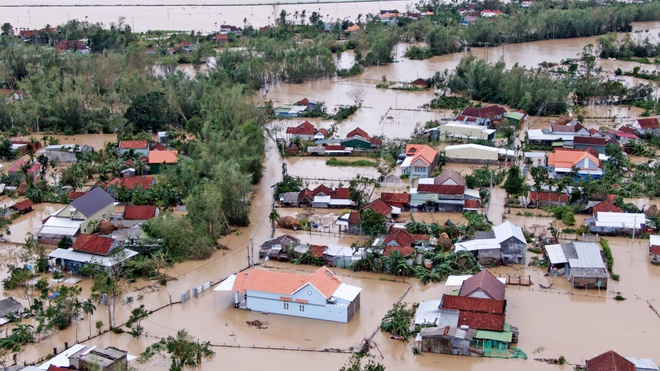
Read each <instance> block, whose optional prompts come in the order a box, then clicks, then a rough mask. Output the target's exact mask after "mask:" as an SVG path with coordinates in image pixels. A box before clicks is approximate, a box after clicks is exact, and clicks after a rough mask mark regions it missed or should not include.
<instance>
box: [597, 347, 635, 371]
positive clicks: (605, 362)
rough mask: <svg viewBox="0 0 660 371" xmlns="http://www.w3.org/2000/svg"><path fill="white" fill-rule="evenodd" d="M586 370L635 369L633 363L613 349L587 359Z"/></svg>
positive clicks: (614, 370)
mask: <svg viewBox="0 0 660 371" xmlns="http://www.w3.org/2000/svg"><path fill="white" fill-rule="evenodd" d="M587 371H635V365H634V364H633V363H632V362H630V361H629V360H627V359H625V358H624V357H622V356H621V355H619V354H618V353H616V352H615V351H613V350H610V351H607V352H605V353H603V354H600V355H597V356H596V357H594V358H592V359H588V360H587Z"/></svg>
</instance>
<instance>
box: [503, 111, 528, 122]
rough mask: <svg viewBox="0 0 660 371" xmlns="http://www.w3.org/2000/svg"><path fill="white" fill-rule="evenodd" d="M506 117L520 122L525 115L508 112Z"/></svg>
mask: <svg viewBox="0 0 660 371" xmlns="http://www.w3.org/2000/svg"><path fill="white" fill-rule="evenodd" d="M504 117H507V118H510V119H514V120H518V121H520V120H521V119H522V118H523V117H525V115H523V114H522V113H520V112H507V113H505V114H504Z"/></svg>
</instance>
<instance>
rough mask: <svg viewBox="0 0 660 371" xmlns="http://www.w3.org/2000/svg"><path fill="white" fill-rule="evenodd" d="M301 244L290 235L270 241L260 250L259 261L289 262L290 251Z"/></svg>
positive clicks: (262, 245)
mask: <svg viewBox="0 0 660 371" xmlns="http://www.w3.org/2000/svg"><path fill="white" fill-rule="evenodd" d="M298 244H300V240H299V239H297V238H295V237H293V236H291V235H290V234H283V235H281V236H279V237H275V238H273V239H270V240H268V241H266V242H264V243H263V244H261V246H260V248H259V259H266V258H268V259H276V260H285V261H286V260H289V255H288V249H289V248H293V247H294V246H296V245H298Z"/></svg>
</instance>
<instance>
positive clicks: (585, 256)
mask: <svg viewBox="0 0 660 371" xmlns="http://www.w3.org/2000/svg"><path fill="white" fill-rule="evenodd" d="M573 247H574V248H575V251H576V252H577V254H578V258H577V259H569V262H568V264H570V266H571V268H603V269H604V268H605V264H603V258H602V256H601V255H600V249H599V248H598V246H596V244H594V243H591V242H573Z"/></svg>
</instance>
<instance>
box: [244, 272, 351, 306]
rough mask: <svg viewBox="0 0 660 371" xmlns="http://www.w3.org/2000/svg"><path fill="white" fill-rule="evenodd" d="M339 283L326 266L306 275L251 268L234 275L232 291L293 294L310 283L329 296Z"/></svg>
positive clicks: (325, 295)
mask: <svg viewBox="0 0 660 371" xmlns="http://www.w3.org/2000/svg"><path fill="white" fill-rule="evenodd" d="M341 283H342V281H341V279H340V278H339V277H337V276H336V275H335V274H334V273H332V271H330V270H329V269H328V268H326V267H321V268H319V269H318V270H317V271H316V272H314V273H312V274H310V275H307V276H303V275H300V274H293V273H282V272H275V271H267V270H262V269H255V268H252V269H250V270H249V271H247V272H241V273H239V274H238V275H237V276H236V281H234V286H233V289H232V291H238V292H246V291H247V290H250V291H261V292H269V293H273V294H279V295H293V294H295V293H296V292H297V291H298V290H300V289H301V288H303V287H304V286H306V285H307V284H311V285H312V286H314V288H315V289H316V290H318V291H319V293H321V294H322V295H323V296H324V297H325V298H330V297H331V296H332V294H334V293H335V291H337V289H338V288H339V286H340V285H341Z"/></svg>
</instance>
